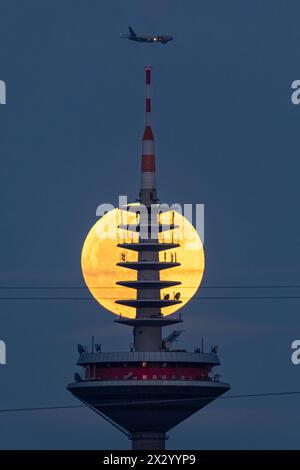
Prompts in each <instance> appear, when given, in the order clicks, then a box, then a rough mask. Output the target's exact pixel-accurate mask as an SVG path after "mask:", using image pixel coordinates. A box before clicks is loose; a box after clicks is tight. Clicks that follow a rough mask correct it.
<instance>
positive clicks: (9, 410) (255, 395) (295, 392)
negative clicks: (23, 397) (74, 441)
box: [0, 390, 300, 413]
mask: <svg viewBox="0 0 300 470" xmlns="http://www.w3.org/2000/svg"><path fill="white" fill-rule="evenodd" d="M293 395H300V390H293V391H289V392H268V393H248V394H240V395H228V396H224V397H217V398H216V397H205V398H203V400H210V399H217V400H230V399H238V398H241V399H248V398H265V397H282V396H293ZM195 400H199V398H178V399H165V400H155V401H148V400H145V401H127V402H116V403H107V404H104V403H101V404H100V403H99V404H97V403H96V404H95V405H94V406H100V405H101V406H108V407H109V406H113V405H119V406H121V405H122V406H124V405H146V404H151V403H169V402H178V401H180V402H185V401H195ZM75 408H88V407H87V406H86V405H59V406H38V407H30V408H2V409H0V413H16V412H27V411H52V410H65V409H75Z"/></svg>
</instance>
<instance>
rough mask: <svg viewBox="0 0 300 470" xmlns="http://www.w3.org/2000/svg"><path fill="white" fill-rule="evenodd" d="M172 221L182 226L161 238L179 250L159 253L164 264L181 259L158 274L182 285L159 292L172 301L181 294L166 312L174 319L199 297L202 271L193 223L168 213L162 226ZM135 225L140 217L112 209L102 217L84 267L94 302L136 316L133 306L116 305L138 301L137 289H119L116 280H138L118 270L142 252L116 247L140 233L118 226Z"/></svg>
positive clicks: (128, 271) (88, 241) (85, 250)
mask: <svg viewBox="0 0 300 470" xmlns="http://www.w3.org/2000/svg"><path fill="white" fill-rule="evenodd" d="M171 217H172V222H173V223H174V224H175V225H178V228H175V229H173V230H168V231H167V232H163V233H161V234H159V241H160V242H165V243H167V242H168V243H170V242H172V243H179V244H180V246H179V247H178V248H175V249H171V250H166V251H161V252H160V253H159V260H160V261H168V262H169V261H171V260H173V261H177V262H178V263H180V266H177V267H173V268H170V269H165V270H162V271H160V279H161V280H163V281H166V280H168V281H180V282H181V285H178V286H174V287H169V288H166V289H162V290H161V298H163V297H164V295H165V294H169V295H170V298H172V297H173V296H174V294H175V293H177V292H180V300H181V301H182V303H181V304H178V305H174V306H170V307H166V308H163V309H162V314H163V315H170V314H171V313H174V312H175V311H176V310H178V309H179V308H181V307H183V306H184V305H185V304H186V303H187V302H188V301H189V300H190V299H191V298H192V297H193V295H194V294H195V292H196V291H197V289H198V287H199V285H200V282H201V280H202V277H203V272H204V251H203V245H202V242H201V240H200V238H199V235H198V233H197V231H196V230H195V229H194V227H193V226H192V224H191V223H190V222H189V221H188V220H187V219H186V218H185V217H183V216H182V215H181V214H179V213H178V212H172V213H171V212H164V213H162V214H161V216H160V222H161V223H162V224H170V219H171ZM124 223H125V224H135V223H136V214H135V213H133V212H128V211H124V210H121V209H114V210H112V211H110V212H108V213H107V214H105V215H104V216H103V217H102V218H101V219H99V220H98V221H97V222H96V223H95V225H94V226H93V227H92V228H91V230H90V232H89V233H88V235H87V237H86V239H85V242H84V245H83V248H82V254H81V268H82V273H83V277H84V280H85V282H86V284H87V287H88V288H89V290H90V292H91V293H92V295H93V296H94V298H95V299H96V300H97V302H99V304H100V305H102V306H103V307H104V308H106V309H107V310H109V311H111V312H112V313H114V314H116V315H122V316H124V317H128V318H135V314H136V310H135V308H133V307H127V306H124V305H119V304H116V303H115V301H116V300H125V299H136V289H131V288H128V287H122V286H118V285H117V284H116V282H118V281H134V280H136V279H137V271H135V270H132V269H128V268H124V267H121V266H117V263H119V262H121V261H123V260H124V259H125V260H126V261H138V253H137V252H135V251H132V250H128V249H123V248H118V247H117V244H118V243H124V242H125V243H132V242H137V241H138V234H137V233H135V232H130V231H127V230H124V229H121V228H119V227H118V226H119V225H120V224H124Z"/></svg>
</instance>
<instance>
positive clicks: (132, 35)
mask: <svg viewBox="0 0 300 470" xmlns="http://www.w3.org/2000/svg"><path fill="white" fill-rule="evenodd" d="M128 29H129V34H125V33H120V36H121V37H122V38H125V39H130V40H131V41H136V42H160V43H161V44H167V42H169V41H172V40H173V39H174V38H173V36H161V35H155V36H137V35H136V33H135V32H134V31H133V29H132V27H131V26H129V27H128Z"/></svg>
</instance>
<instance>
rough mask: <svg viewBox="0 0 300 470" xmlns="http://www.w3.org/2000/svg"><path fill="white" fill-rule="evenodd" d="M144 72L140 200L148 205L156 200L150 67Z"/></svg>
mask: <svg viewBox="0 0 300 470" xmlns="http://www.w3.org/2000/svg"><path fill="white" fill-rule="evenodd" d="M145 72H146V127H145V131H144V135H143V141H142V167H141V171H142V176H141V190H140V202H141V204H144V205H145V206H147V207H149V206H150V205H151V204H155V203H156V202H157V197H156V177H155V151H154V135H153V132H152V127H151V67H150V65H147V67H146V68H145Z"/></svg>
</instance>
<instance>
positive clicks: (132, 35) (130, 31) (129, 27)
mask: <svg viewBox="0 0 300 470" xmlns="http://www.w3.org/2000/svg"><path fill="white" fill-rule="evenodd" d="M128 29H129V33H130V36H131V37H134V38H135V37H136V34H135V32H134V31H133V29H132V27H131V26H128Z"/></svg>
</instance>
